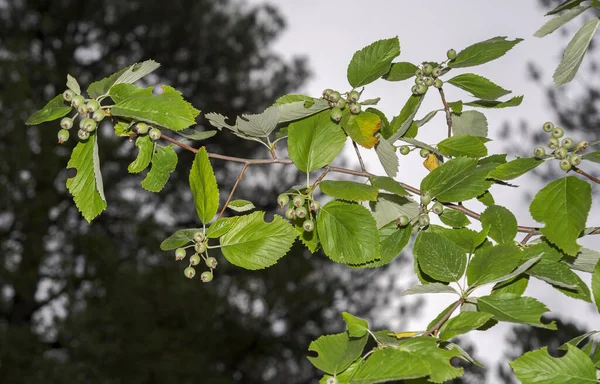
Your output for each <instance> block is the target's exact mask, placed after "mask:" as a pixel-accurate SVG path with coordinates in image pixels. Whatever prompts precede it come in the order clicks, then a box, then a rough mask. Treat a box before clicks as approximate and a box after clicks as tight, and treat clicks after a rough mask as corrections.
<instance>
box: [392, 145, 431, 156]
mask: <svg viewBox="0 0 600 384" xmlns="http://www.w3.org/2000/svg"><path fill="white" fill-rule="evenodd" d="M398 149H399V151H400V154H402V155H408V154H409V153H410V151H413V150H415V149H417V147H413V149H410V146H408V145H402V146H400V147H399V148H398ZM430 154H431V151H430V150H429V149H427V148H421V150H420V151H419V155H421V157H422V158H424V159H426V158H427V156H429V155H430Z"/></svg>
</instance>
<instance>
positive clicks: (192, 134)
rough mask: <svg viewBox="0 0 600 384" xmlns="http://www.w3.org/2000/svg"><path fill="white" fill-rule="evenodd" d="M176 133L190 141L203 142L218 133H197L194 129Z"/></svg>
mask: <svg viewBox="0 0 600 384" xmlns="http://www.w3.org/2000/svg"><path fill="white" fill-rule="evenodd" d="M176 133H177V134H178V135H180V136H183V137H185V138H186V139H188V140H193V141H201V140H206V139H209V138H211V137H213V136H214V135H216V134H217V131H197V130H195V129H194V128H187V129H184V130H182V131H177V132H176Z"/></svg>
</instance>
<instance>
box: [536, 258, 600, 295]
mask: <svg viewBox="0 0 600 384" xmlns="http://www.w3.org/2000/svg"><path fill="white" fill-rule="evenodd" d="M527 274H528V275H530V276H533V277H536V278H538V279H540V280H542V281H545V282H547V283H548V284H552V285H555V286H557V287H561V288H566V289H570V290H573V291H575V292H574V293H576V292H577V288H578V281H577V275H576V274H575V272H573V271H571V269H570V268H569V267H568V266H567V265H566V264H563V263H560V262H544V261H542V262H539V263H537V264H536V265H534V266H533V267H531V268H530V269H529V270H528V271H527ZM587 297H588V301H589V299H590V295H589V292H588V295H587Z"/></svg>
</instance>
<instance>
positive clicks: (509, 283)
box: [492, 274, 529, 296]
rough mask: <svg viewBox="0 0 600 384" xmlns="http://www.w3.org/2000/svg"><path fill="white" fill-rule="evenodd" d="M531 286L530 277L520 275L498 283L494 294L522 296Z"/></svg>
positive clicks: (494, 288) (493, 289)
mask: <svg viewBox="0 0 600 384" xmlns="http://www.w3.org/2000/svg"><path fill="white" fill-rule="evenodd" d="M528 284H529V276H528V275H522V274H521V275H519V276H515V277H513V278H510V279H507V280H504V281H501V282H499V283H496V285H494V287H493V288H492V293H493V294H501V293H512V294H515V295H519V296H522V295H523V293H525V290H526V289H527V285H528Z"/></svg>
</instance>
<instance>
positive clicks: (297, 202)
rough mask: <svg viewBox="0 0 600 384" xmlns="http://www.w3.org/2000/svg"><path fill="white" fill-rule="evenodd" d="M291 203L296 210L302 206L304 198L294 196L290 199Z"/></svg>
mask: <svg viewBox="0 0 600 384" xmlns="http://www.w3.org/2000/svg"><path fill="white" fill-rule="evenodd" d="M292 203H293V204H294V207H296V208H298V207H301V206H303V205H304V197H303V196H298V195H297V196H294V197H293V198H292Z"/></svg>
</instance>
